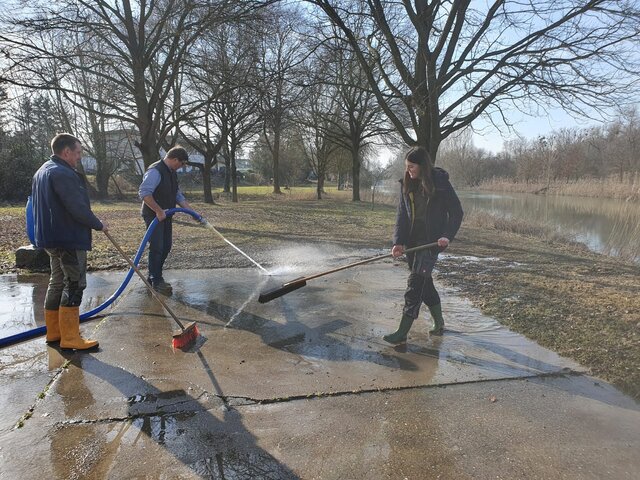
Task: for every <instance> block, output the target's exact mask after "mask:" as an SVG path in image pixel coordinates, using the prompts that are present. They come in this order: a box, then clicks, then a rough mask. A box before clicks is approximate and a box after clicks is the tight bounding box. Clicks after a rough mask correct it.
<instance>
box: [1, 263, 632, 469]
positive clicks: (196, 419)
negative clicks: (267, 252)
mask: <svg viewBox="0 0 640 480" xmlns="http://www.w3.org/2000/svg"><path fill="white" fill-rule="evenodd" d="M288 273H289V274H291V273H293V272H288ZM307 273H308V272H307ZM311 273H314V272H311ZM302 274H304V272H303V273H302ZM406 275H407V272H406V268H405V267H404V266H402V265H400V264H396V263H394V262H392V261H390V260H389V261H385V262H380V263H377V264H370V265H367V266H362V267H358V268H357V269H352V270H346V271H344V272H340V273H336V274H334V275H331V276H327V277H322V278H319V279H316V280H313V281H311V282H309V284H308V285H307V286H306V287H304V288H302V289H300V290H297V291H295V292H292V293H290V294H288V295H286V296H284V297H282V298H281V299H277V300H274V301H273V302H270V303H268V304H264V305H262V304H259V303H258V302H257V296H258V294H259V293H260V291H263V290H265V289H268V288H270V287H273V286H276V285H279V284H281V283H282V282H284V281H287V280H291V279H292V278H295V277H296V276H300V275H299V274H297V275H293V276H285V277H273V278H267V277H263V276H260V275H259V273H258V271H257V270H255V269H216V270H180V271H171V272H169V273H168V274H167V279H168V280H170V281H171V283H172V284H173V285H174V295H173V296H172V297H170V298H169V299H168V302H169V305H170V306H171V307H172V309H173V310H174V311H175V312H176V313H177V314H178V316H179V317H180V319H181V320H184V321H196V322H197V323H198V327H199V329H200V332H201V334H202V335H201V337H200V338H199V341H198V342H197V344H196V345H195V346H194V347H193V348H191V349H190V350H188V351H173V350H172V349H171V347H170V342H171V331H172V329H173V327H174V325H172V323H173V322H172V320H171V319H170V317H169V316H168V315H166V314H165V313H164V311H163V309H162V307H161V306H159V305H158V304H157V302H155V301H154V299H153V298H152V297H151V296H150V295H149V294H148V293H147V292H146V291H145V290H144V287H143V285H142V283H141V282H140V281H139V280H137V281H136V282H134V283H132V285H130V286H129V287H128V289H127V290H126V291H125V293H124V295H123V296H122V297H121V298H119V299H118V301H117V302H116V304H115V306H114V307H111V308H110V309H109V310H106V311H105V312H106V313H108V315H107V316H105V317H104V318H102V319H100V320H96V321H91V322H88V323H85V324H83V326H82V329H83V332H84V334H85V336H90V337H92V338H96V339H98V340H100V349H99V350H98V351H94V352H90V353H73V352H66V351H60V350H59V349H57V348H55V347H51V346H47V345H46V344H45V343H44V341H43V340H42V339H37V340H33V341H30V342H25V343H23V344H20V345H17V346H14V347H9V348H6V349H4V350H1V351H0V392H1V393H0V408H2V412H3V413H2V416H1V418H0V465H1V467H0V478H2V479H5V478H6V479H31V478H34V479H35V478H65V479H66V478H96V479H102V478H112V479H120V478H167V479H173V478H185V479H187V478H189V479H190V478H276V479H281V478H304V479H314V478H318V479H348V478H353V479H360V478H366V479H376V478H392V479H396V478H400V479H402V478H410V479H414V478H415V479H422V478H451V479H461V478H481V479H484V478H486V479H489V478H492V479H495V478H505V479H511V478H532V479H534V478H535V479H542V478H549V479H552V478H553V479H558V478H560V479H562V478H567V479H573V478H576V479H582V478H593V479H605V478H610V479H627V478H628V479H635V478H638V476H640V456H639V455H638V452H639V451H640V408H639V406H638V404H637V403H636V402H635V401H634V400H633V399H631V398H629V397H627V396H625V395H623V394H621V393H619V392H618V391H617V390H615V389H614V388H613V387H611V386H609V385H607V384H606V383H604V382H602V381H600V380H597V379H594V378H592V377H589V376H588V374H587V372H585V371H584V369H583V368H581V367H580V366H579V365H577V364H575V363H574V362H572V361H570V360H567V359H564V358H561V357H559V356H558V355H556V354H555V353H553V352H550V351H548V350H545V349H543V348H541V347H540V346H538V345H536V344H535V343H533V342H530V341H528V340H527V339H525V338H523V337H522V336H520V335H516V334H514V333H512V332H510V331H508V330H507V329H505V328H503V327H501V326H500V325H499V324H497V323H496V322H495V321H494V320H493V319H491V318H488V317H485V316H483V315H482V314H481V313H480V312H479V311H477V310H476V309H475V308H473V307H472V306H471V305H470V304H469V303H468V302H467V301H466V300H465V299H463V298H459V297H458V296H457V295H456V293H455V291H452V290H446V291H445V290H444V287H441V294H442V297H443V301H444V308H443V309H444V311H445V314H446V318H447V322H448V323H447V331H446V333H445V335H444V336H443V337H441V338H438V337H436V338H429V336H428V333H427V330H428V325H427V322H426V321H425V320H424V319H423V320H422V321H417V322H416V323H415V325H414V328H413V330H412V332H411V334H410V338H409V343H408V345H407V346H404V347H392V346H389V345H387V344H385V343H384V342H383V341H382V340H381V336H382V335H383V334H384V333H387V332H389V331H392V330H393V329H395V326H396V323H397V319H398V318H399V312H400V310H401V306H402V301H403V292H404V285H405V282H406ZM122 277H123V274H121V273H113V272H111V273H100V274H93V275H92V276H91V279H90V285H89V288H88V290H87V294H86V295H85V302H86V303H87V305H89V304H92V303H95V302H96V296H98V295H99V296H101V298H102V297H103V296H104V291H105V290H107V291H109V292H110V291H113V290H115V288H116V287H117V285H118V283H119V280H121V278H122ZM109 289H111V290H109ZM91 306H93V305H91ZM87 308H88V306H85V305H83V310H84V309H87ZM17 425H21V426H20V428H18V427H17Z"/></svg>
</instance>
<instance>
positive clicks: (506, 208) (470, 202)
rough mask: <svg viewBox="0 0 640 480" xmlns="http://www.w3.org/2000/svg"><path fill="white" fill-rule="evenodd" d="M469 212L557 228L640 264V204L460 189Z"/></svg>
mask: <svg viewBox="0 0 640 480" xmlns="http://www.w3.org/2000/svg"><path fill="white" fill-rule="evenodd" d="M458 195H459V196H460V200H461V202H462V205H463V208H464V210H465V212H466V213H471V212H472V211H473V210H479V211H485V212H489V213H491V214H492V215H496V216H503V217H506V218H519V219H522V220H525V221H527V222H530V223H533V224H538V225H544V226H547V227H549V228H553V229H555V230H556V231H557V232H558V233H560V234H561V235H563V236H566V237H569V238H571V239H573V240H575V241H578V242H581V243H584V244H585V245H587V246H588V247H589V248H590V249H591V250H593V251H596V252H600V253H604V254H606V255H612V256H619V257H622V258H625V259H627V260H629V261H632V262H635V263H640V204H638V203H635V202H625V201H622V200H611V199H599V198H586V197H567V196H556V195H533V194H524V193H508V194H507V193H504V194H503V193H499V194H496V193H486V192H467V191H459V192H458Z"/></svg>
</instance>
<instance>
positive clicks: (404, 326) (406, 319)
mask: <svg viewBox="0 0 640 480" xmlns="http://www.w3.org/2000/svg"><path fill="white" fill-rule="evenodd" d="M411 325H413V318H411V317H410V316H408V315H402V318H401V319H400V326H399V327H398V330H396V331H395V332H393V333H390V334H389V335H385V336H383V337H382V338H383V340H384V341H385V342H389V343H393V344H394V345H397V344H399V343H404V342H406V341H407V334H408V333H409V330H411Z"/></svg>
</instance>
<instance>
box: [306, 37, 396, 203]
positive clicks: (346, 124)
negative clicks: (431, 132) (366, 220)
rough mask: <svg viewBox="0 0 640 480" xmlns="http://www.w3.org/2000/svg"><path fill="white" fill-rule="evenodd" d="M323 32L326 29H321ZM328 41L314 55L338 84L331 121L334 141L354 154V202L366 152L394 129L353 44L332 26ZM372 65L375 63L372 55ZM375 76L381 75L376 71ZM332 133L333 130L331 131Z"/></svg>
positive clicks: (327, 77) (318, 67)
mask: <svg viewBox="0 0 640 480" xmlns="http://www.w3.org/2000/svg"><path fill="white" fill-rule="evenodd" d="M321 31H322V30H321ZM323 35H324V36H325V41H324V43H323V46H322V48H321V49H318V50H317V51H316V54H315V55H314V57H313V60H314V62H315V63H317V64H318V65H319V66H316V67H315V68H317V69H321V70H323V72H324V77H325V78H324V80H323V81H325V82H328V83H330V84H332V85H334V87H335V91H336V95H337V96H338V102H337V104H336V106H337V109H338V110H337V113H338V115H331V116H330V117H328V118H327V121H333V122H334V123H333V128H332V129H331V132H333V133H334V136H333V141H334V142H336V143H338V144H339V145H340V146H341V147H342V148H344V149H345V150H346V151H348V152H349V154H350V156H351V177H352V181H353V190H352V201H354V202H356V201H360V170H361V164H362V158H363V153H364V152H365V150H367V147H369V146H370V145H372V144H373V143H374V142H376V141H381V140H382V137H384V136H388V135H389V134H390V132H391V129H390V125H389V122H388V121H387V119H386V116H385V115H384V112H383V110H382V108H381V107H380V105H379V104H378V101H377V100H376V97H375V94H374V93H373V91H371V89H370V88H369V84H368V82H367V77H366V72H365V71H364V70H363V69H362V66H361V65H360V64H359V62H358V59H357V58H356V56H355V55H354V53H353V51H352V50H351V48H350V46H349V43H348V42H347V41H345V40H344V39H343V38H340V31H339V30H336V29H335V28H332V29H331V30H330V31H324V32H323ZM368 61H369V64H370V65H372V67H373V62H372V60H371V58H370V56H368ZM372 73H373V75H375V76H377V74H376V73H375V71H373V72H372ZM331 132H330V133H331Z"/></svg>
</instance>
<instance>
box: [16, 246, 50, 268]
mask: <svg viewBox="0 0 640 480" xmlns="http://www.w3.org/2000/svg"><path fill="white" fill-rule="evenodd" d="M16 267H18V268H27V269H29V270H48V269H49V255H47V252H45V251H44V250H43V249H42V248H37V247H34V246H33V245H27V246H24V247H20V248H18V249H17V250H16Z"/></svg>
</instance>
